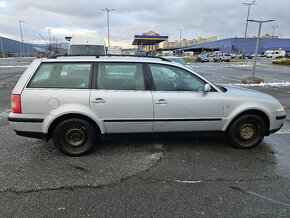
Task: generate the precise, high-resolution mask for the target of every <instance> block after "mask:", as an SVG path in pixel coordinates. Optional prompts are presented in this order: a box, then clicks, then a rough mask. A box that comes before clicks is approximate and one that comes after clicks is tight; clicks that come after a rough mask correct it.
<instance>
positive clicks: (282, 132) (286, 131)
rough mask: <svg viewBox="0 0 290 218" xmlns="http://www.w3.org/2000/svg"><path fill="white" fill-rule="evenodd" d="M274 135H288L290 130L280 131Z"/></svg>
mask: <svg viewBox="0 0 290 218" xmlns="http://www.w3.org/2000/svg"><path fill="white" fill-rule="evenodd" d="M275 134H290V129H282V130H280V131H278V132H276V133H275Z"/></svg>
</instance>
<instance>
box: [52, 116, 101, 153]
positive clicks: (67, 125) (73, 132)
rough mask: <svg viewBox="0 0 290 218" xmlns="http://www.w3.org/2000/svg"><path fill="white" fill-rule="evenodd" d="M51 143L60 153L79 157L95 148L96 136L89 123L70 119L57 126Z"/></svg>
mask: <svg viewBox="0 0 290 218" xmlns="http://www.w3.org/2000/svg"><path fill="white" fill-rule="evenodd" d="M53 142H54V145H55V146H56V148H57V149H58V150H59V151H61V152H62V153H64V154H67V155H69V156H81V155H84V154H87V153H89V152H90V151H92V150H93V149H94V148H95V147H96V144H97V134H96V131H95V129H94V128H93V126H92V125H91V124H90V123H89V122H87V121H85V120H83V119H78V118H71V119H67V120H65V121H63V122H61V123H60V124H58V125H57V127H56V128H55V131H54V134H53Z"/></svg>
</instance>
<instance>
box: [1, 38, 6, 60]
mask: <svg viewBox="0 0 290 218" xmlns="http://www.w3.org/2000/svg"><path fill="white" fill-rule="evenodd" d="M0 45H1V52H2V58H4V57H5V54H4V49H3V43H2V36H0Z"/></svg>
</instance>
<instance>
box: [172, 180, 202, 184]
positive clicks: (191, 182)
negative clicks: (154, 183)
mask: <svg viewBox="0 0 290 218" xmlns="http://www.w3.org/2000/svg"><path fill="white" fill-rule="evenodd" d="M174 182H179V183H187V184H195V183H200V182H202V180H197V181H187V180H178V179H177V180H174Z"/></svg>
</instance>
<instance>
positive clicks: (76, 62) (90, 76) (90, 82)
mask: <svg viewBox="0 0 290 218" xmlns="http://www.w3.org/2000/svg"><path fill="white" fill-rule="evenodd" d="M42 64H90V65H91V69H90V75H89V83H88V88H79V87H76V88H67V87H29V85H30V83H31V81H32V80H33V79H34V77H35V76H36V73H37V71H38V70H39V69H40V67H41V65H42ZM56 67H57V66H56ZM93 69H94V62H92V61H56V62H41V63H40V64H39V66H38V67H37V69H36V70H35V71H34V73H33V74H32V76H31V77H30V79H29V81H28V83H27V84H26V86H25V89H74V90H75V89H80V90H90V89H92V77H93V72H94V71H93Z"/></svg>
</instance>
